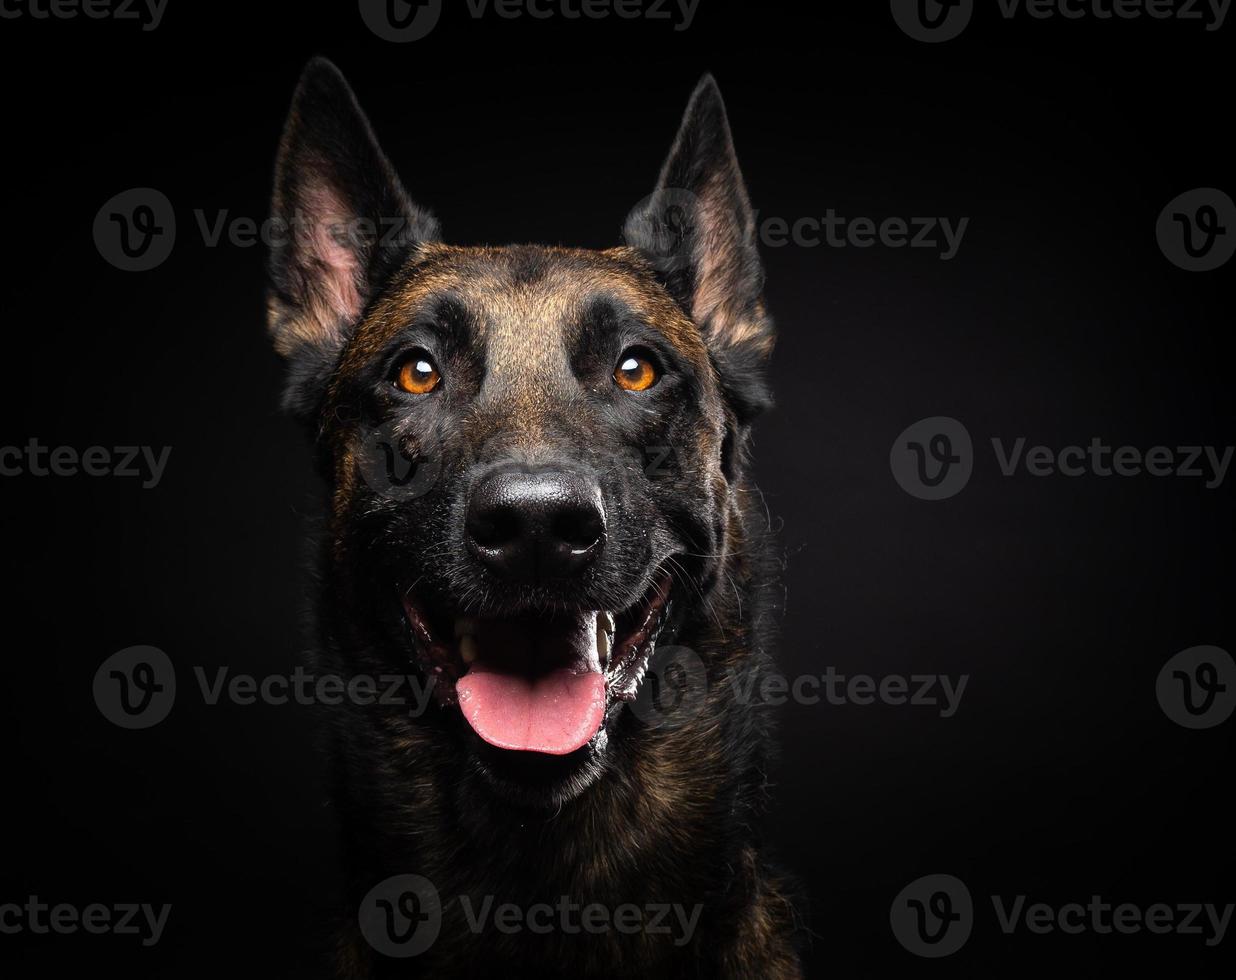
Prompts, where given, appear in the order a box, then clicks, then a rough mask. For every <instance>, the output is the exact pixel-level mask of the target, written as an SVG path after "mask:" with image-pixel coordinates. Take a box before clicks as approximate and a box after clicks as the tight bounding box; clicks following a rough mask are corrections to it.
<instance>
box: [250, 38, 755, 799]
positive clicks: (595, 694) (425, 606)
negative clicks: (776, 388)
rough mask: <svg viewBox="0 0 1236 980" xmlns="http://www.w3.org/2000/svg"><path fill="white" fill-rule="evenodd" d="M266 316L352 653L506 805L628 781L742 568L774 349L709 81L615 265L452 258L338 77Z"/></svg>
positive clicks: (297, 153) (324, 77) (319, 109)
mask: <svg viewBox="0 0 1236 980" xmlns="http://www.w3.org/2000/svg"><path fill="white" fill-rule="evenodd" d="M274 210H275V221H276V224H277V226H278V227H280V228H282V229H285V230H286V234H285V235H282V236H280V240H279V241H278V242H276V245H275V247H274V249H273V250H272V255H271V279H272V286H273V288H272V290H271V294H270V307H269V309H270V318H269V324H270V329H271V333H272V335H273V338H274V342H275V345H276V347H277V349H278V350H279V351H280V353H282V354H283V355H284V356H285V357H286V358H287V359H288V360H289V363H290V380H289V385H288V391H287V395H286V401H287V404H288V405H289V407H290V408H291V409H292V410H293V411H294V412H296V413H297V414H299V415H300V416H302V417H303V418H304V419H305V420H306V421H307V422H308V423H309V424H310V425H311V427H312V430H313V432H314V434H315V438H316V440H317V445H318V450H319V459H320V462H321V466H322V469H323V472H324V474H325V475H326V477H327V479H328V480H329V482H330V485H331V498H330V499H331V507H330V511H331V513H330V540H329V542H328V552H329V555H328V558H327V563H328V566H329V568H328V575H327V581H328V583H329V586H328V587H329V590H330V591H331V593H332V594H331V596H330V597H329V599H330V602H331V604H332V606H333V607H334V610H335V611H334V613H333V614H330V615H328V616H327V617H326V620H327V623H326V625H327V629H328V632H329V633H330V634H331V635H330V636H329V637H328V640H329V641H330V642H332V643H333V644H335V645H336V646H338V647H339V648H340V649H342V650H346V651H350V652H348V653H345V654H343V661H344V664H345V667H347V668H350V669H352V670H357V671H359V670H361V669H362V668H364V667H366V666H375V667H377V666H380V667H381V668H382V669H384V670H390V669H395V670H398V669H399V668H400V667H401V666H402V667H406V665H407V664H408V663H411V664H413V665H414V666H415V669H416V670H417V671H419V672H420V674H421V675H422V676H423V678H424V679H425V680H426V681H428V682H431V683H432V685H433V692H434V695H435V709H434V710H433V711H432V712H430V713H428V714H427V715H426V716H425V717H423V718H421V719H419V723H420V724H422V725H426V726H434V727H435V729H436V730H437V731H438V732H439V733H440V734H441V736H442V737H443V738H446V739H449V740H450V741H451V744H452V745H454V746H455V747H456V748H457V750H458V752H460V753H461V754H462V755H463V756H465V757H466V758H467V759H468V760H469V761H470V762H472V763H473V764H474V765H475V766H476V767H477V768H478V769H479V770H480V771H482V772H483V773H484V774H485V776H486V778H487V779H488V780H489V782H490V784H491V785H492V786H493V787H494V788H496V789H497V790H499V791H500V792H503V793H506V794H508V795H511V796H515V797H518V798H520V799H523V800H528V799H533V800H537V799H540V800H544V801H546V802H556V803H561V802H563V801H564V800H566V799H569V798H570V797H571V796H573V795H575V794H577V793H579V792H580V791H582V790H583V788H585V787H586V786H587V785H588V784H589V783H590V782H591V781H592V780H594V779H595V778H597V777H598V776H599V775H600V774H601V773H602V772H603V771H604V769H605V763H606V759H607V757H612V756H613V753H614V752H615V746H614V744H613V743H614V742H615V741H616V740H617V739H620V738H636V737H638V734H639V728H638V726H635V725H631V724H621V723H620V722H621V719H622V715H623V712H624V705H626V704H627V703H628V702H630V701H631V700H632V699H633V698H635V697H636V695H637V693H638V690H639V687H640V684H641V681H642V678H643V677H644V674H645V672H646V670H647V666H648V662H649V658H650V656H651V655H652V653H653V651H654V649H655V646H656V643H657V642H658V640H659V639H663V638H664V637H665V636H667V635H680V636H687V635H688V634H689V633H690V631H691V630H692V629H693V628H695V624H696V623H698V622H699V621H700V619H702V618H703V617H705V616H706V614H707V607H708V603H709V600H710V596H711V595H712V593H713V591H714V589H716V588H717V587H718V586H717V583H718V582H719V581H721V580H722V578H723V577H724V575H725V573H726V569H727V566H728V565H729V563H731V562H733V561H734V560H736V556H737V554H738V553H739V552H740V551H741V547H740V544H741V527H740V526H739V524H740V521H739V518H738V506H737V504H738V502H737V500H736V494H737V492H738V489H739V487H740V484H741V481H742V475H743V464H744V456H745V443H746V439H747V431H748V427H749V425H750V423H751V421H752V419H753V418H754V416H755V415H756V414H757V412H758V411H759V410H760V408H761V407H762V406H763V405H764V403H765V402H766V400H767V395H766V390H765V387H764V381H763V362H764V361H765V359H766V357H767V355H768V353H769V350H770V348H771V344H772V334H771V325H770V323H769V320H768V318H767V316H766V315H765V313H764V309H763V304H762V301H761V296H760V292H761V285H762V272H761V269H760V265H759V260H758V257H757V255H756V252H755V246H754V240H753V235H754V216H753V214H752V212H751V209H750V206H749V204H748V201H747V197H746V193H745V190H744V188H743V184H742V180H741V176H740V174H739V170H738V166H737V163H736V161H735V158H734V154H733V149H732V145H731V142H730V134H729V128H728V124H727V122H726V117H725V110H724V107H723V105H722V102H721V98H720V94H719V93H718V91H717V89H716V86H715V84H714V83H713V82H712V80H711V79H710V78H706V79H705V80H704V81H703V82H701V84H700V86H699V87H698V88H697V90H696V92H695V94H694V96H693V97H692V99H691V103H690V105H689V107H688V109H687V113H686V117H685V119H684V121H683V125H682V129H681V131H680V133H679V135H678V139H677V141H676V142H675V144H674V147H673V149H672V151H671V153H670V156H669V159H668V160H667V162H666V164H665V166H664V168H663V171H662V174H661V178H660V181H659V183H658V185H657V188H656V190H655V191H654V193H653V194H652V195H651V197H649V198H648V199H646V201H645V202H644V203H643V204H642V205H640V206H639V207H637V208H636V209H635V210H634V211H633V212H632V213H631V215H630V216H629V217H628V219H627V223H626V226H625V238H626V243H625V244H624V245H622V246H620V247H616V248H613V249H610V250H606V251H590V250H584V249H567V248H546V247H537V246H513V247H504V248H488V247H486V248H477V247H467V248H465V247H456V246H451V245H446V244H443V243H442V242H441V241H440V240H439V234H438V226H437V222H436V220H435V219H434V218H433V217H432V216H431V215H429V214H428V213H427V212H425V211H424V210H422V209H420V208H418V207H416V206H415V205H413V204H412V203H411V202H410V201H409V199H408V198H407V196H406V194H405V193H404V191H403V189H402V187H401V185H400V183H399V181H398V178H397V177H396V176H395V173H394V170H393V169H392V167H391V165H390V164H389V162H388V161H387V160H386V158H385V156H384V155H383V154H382V152H381V150H380V149H379V148H378V146H377V143H376V141H375V140H374V137H373V134H372V132H371V130H370V128H369V126H368V124H367V122H366V121H365V119H364V117H363V115H362V114H361V112H360V110H359V108H358V107H357V106H356V103H355V100H354V99H353V96H352V94H351V92H350V90H349V89H348V87H347V85H346V83H345V82H344V80H343V79H342V77H341V76H340V75H339V74H338V72H337V70H336V69H334V67H333V66H331V65H329V64H328V63H326V62H321V61H317V62H313V63H311V64H310V66H309V67H308V68H307V69H306V72H305V74H304V76H303V78H302V80H301V83H300V86H299V88H298V90H297V92H296V95H295V98H294V102H293V107H292V112H291V115H290V117H289V120H288V124H287V128H286V130H285V133H284V137H283V141H282V145H281V149H280V157H279V164H278V169H277V174H276V188H275V206H274Z"/></svg>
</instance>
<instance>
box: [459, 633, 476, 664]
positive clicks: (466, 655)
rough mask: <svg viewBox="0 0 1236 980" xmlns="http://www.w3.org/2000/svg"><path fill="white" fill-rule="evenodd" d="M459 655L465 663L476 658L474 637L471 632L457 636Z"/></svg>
mask: <svg viewBox="0 0 1236 980" xmlns="http://www.w3.org/2000/svg"><path fill="white" fill-rule="evenodd" d="M459 656H460V657H461V658H462V659H463V662H464V663H466V664H470V663H472V661H474V660H475V659H476V637H475V636H473V635H472V634H471V633H465V634H464V635H463V636H461V637H460V638H459Z"/></svg>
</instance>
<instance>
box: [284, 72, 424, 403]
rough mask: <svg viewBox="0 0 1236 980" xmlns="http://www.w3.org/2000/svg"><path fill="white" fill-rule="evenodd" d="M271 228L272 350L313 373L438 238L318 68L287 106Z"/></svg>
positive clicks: (348, 93)
mask: <svg viewBox="0 0 1236 980" xmlns="http://www.w3.org/2000/svg"><path fill="white" fill-rule="evenodd" d="M271 226H272V233H271V236H270V237H271V251H270V265H269V269H270V283H271V290H270V299H269V314H268V317H269V318H268V326H269V328H270V332H271V335H272V336H273V338H274V342H275V347H276V349H277V350H278V351H279V353H281V354H283V355H284V356H286V357H289V358H292V359H293V360H294V361H295V360H297V359H298V358H301V357H302V356H305V355H308V356H309V359H310V360H312V361H316V362H317V363H319V364H321V363H324V362H326V361H327V360H328V359H329V360H330V361H333V358H334V355H336V354H337V353H338V352H339V350H340V349H341V348H342V346H343V342H344V340H346V339H347V336H348V335H349V333H350V332H351V330H352V328H353V327H354V326H355V325H356V323H357V321H358V320H359V319H360V317H361V314H362V313H363V312H364V309H365V306H366V304H367V303H368V302H369V300H370V299H371V298H372V297H373V296H374V295H376V294H377V293H378V292H379V291H380V290H381V289H382V287H383V286H384V285H385V283H386V281H387V279H389V277H390V276H391V274H392V273H393V272H394V271H395V270H396V269H397V268H398V267H399V266H400V265H402V263H403V261H404V260H405V259H406V258H407V256H408V254H409V252H410V251H411V250H412V249H413V248H414V247H415V246H416V244H417V243H419V242H423V241H432V240H435V239H436V238H437V235H438V223H437V221H436V220H435V219H434V217H433V216H432V215H431V214H429V213H428V212H427V211H423V210H421V209H420V208H418V207H416V206H415V205H414V204H412V202H411V201H410V200H409V199H408V196H407V194H405V193H404V190H403V187H402V186H401V185H400V183H399V178H398V177H397V176H396V175H395V171H394V169H393V168H392V167H391V164H390V161H389V160H387V159H386V157H385V155H383V153H382V150H381V149H380V148H379V146H378V142H377V140H376V139H375V138H374V135H373V130H372V129H371V128H370V126H369V122H368V120H367V119H366V118H365V116H364V114H363V113H362V112H361V110H360V107H359V106H358V105H357V103H356V98H355V97H354V96H353V95H352V90H351V89H350V88H349V87H348V83H347V82H346V81H345V80H344V78H343V75H342V74H340V72H339V69H337V68H336V67H335V66H334V65H333V64H331V63H330V62H329V61H327V60H325V59H324V58H315V59H313V60H312V61H310V62H309V64H308V65H306V66H305V70H304V72H303V73H302V75H301V78H300V83H299V84H298V85H297V87H296V94H295V95H294V96H293V97H292V109H291V112H290V113H289V114H288V120H287V123H286V125H285V126H284V130H283V139H282V141H281V142H280V145H279V159H278V163H277V165H276V168H275V193H274V202H273V206H272V222H271ZM303 370H304V369H303V368H302V371H303ZM301 380H302V381H303V380H305V379H303V378H302V379H301ZM295 382H296V379H295V378H294V384H295ZM292 395H293V393H292V392H289V396H290V397H291V396H292Z"/></svg>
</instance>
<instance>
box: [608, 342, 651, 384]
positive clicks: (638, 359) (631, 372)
mask: <svg viewBox="0 0 1236 980" xmlns="http://www.w3.org/2000/svg"><path fill="white" fill-rule="evenodd" d="M660 377H661V375H660V374H659V373H658V372H657V368H656V365H655V364H653V363H652V359H651V357H650V356H649V355H648V354H647V352H645V351H641V350H636V349H632V350H629V351H627V352H626V353H624V354H623V355H622V357H620V358H619V359H618V366H617V367H616V368H614V380H615V381H616V382H617V383H618V387H619V388H622V389H623V390H625V391H645V390H647V389H648V388H651V387H652V386H653V385H655V384H656V383H657V379H658V378H660Z"/></svg>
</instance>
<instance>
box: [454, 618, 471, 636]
mask: <svg viewBox="0 0 1236 980" xmlns="http://www.w3.org/2000/svg"><path fill="white" fill-rule="evenodd" d="M475 632H476V620H475V619H469V618H468V617H466V616H463V617H460V618H459V619H457V620H455V635H456V636H471V635H472V634H473V633H475Z"/></svg>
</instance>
